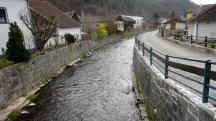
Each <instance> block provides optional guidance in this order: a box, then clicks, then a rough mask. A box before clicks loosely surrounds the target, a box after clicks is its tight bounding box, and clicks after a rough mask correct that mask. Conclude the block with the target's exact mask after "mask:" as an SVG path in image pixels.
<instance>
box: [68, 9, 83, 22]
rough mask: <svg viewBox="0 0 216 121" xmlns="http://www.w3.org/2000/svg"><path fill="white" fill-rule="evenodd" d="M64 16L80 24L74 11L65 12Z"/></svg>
mask: <svg viewBox="0 0 216 121" xmlns="http://www.w3.org/2000/svg"><path fill="white" fill-rule="evenodd" d="M65 14H66V15H67V16H69V17H70V18H72V19H73V20H75V21H76V22H77V23H79V24H81V17H80V16H79V15H78V14H77V13H76V12H75V11H69V12H65Z"/></svg>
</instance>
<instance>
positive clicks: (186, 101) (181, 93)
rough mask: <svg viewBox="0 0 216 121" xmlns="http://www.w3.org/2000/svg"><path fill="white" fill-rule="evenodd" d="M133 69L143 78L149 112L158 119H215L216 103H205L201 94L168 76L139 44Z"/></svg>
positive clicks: (166, 120)
mask: <svg viewBox="0 0 216 121" xmlns="http://www.w3.org/2000/svg"><path fill="white" fill-rule="evenodd" d="M133 70H134V73H135V76H136V79H137V82H140V83H139V84H140V86H141V90H140V91H141V93H142V95H143V97H144V103H145V105H146V107H148V109H146V111H147V113H148V116H149V115H152V116H151V117H153V119H154V120H155V121H215V116H216V115H215V114H216V108H215V107H214V106H212V105H211V104H209V103H206V104H204V103H202V102H201V98H200V97H198V96H197V95H195V94H193V93H192V92H190V91H189V90H188V89H186V88H184V87H182V86H181V85H179V84H178V83H176V82H175V81H173V80H171V79H165V78H164V76H163V74H162V73H161V72H160V71H159V70H158V69H157V68H155V67H154V66H153V65H150V64H149V61H148V60H147V59H146V58H145V57H143V56H142V53H141V52H139V51H138V49H137V48H136V47H135V49H134V55H133ZM152 112H153V113H152ZM154 113H155V114H154Z"/></svg>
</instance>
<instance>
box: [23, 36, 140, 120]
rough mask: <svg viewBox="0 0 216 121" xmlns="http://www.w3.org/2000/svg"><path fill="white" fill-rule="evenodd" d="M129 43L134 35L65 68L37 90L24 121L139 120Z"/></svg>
mask: <svg viewBox="0 0 216 121" xmlns="http://www.w3.org/2000/svg"><path fill="white" fill-rule="evenodd" d="M133 47H134V38H132V39H128V40H123V41H121V42H118V43H114V44H112V45H109V46H106V47H104V48H101V49H99V50H97V51H95V52H93V54H92V56H91V57H89V58H87V59H86V60H85V61H83V62H80V63H78V64H76V65H75V66H74V67H70V68H67V69H66V70H65V71H64V72H63V73H62V74H61V75H60V76H58V77H57V78H56V79H55V80H53V81H52V82H51V83H50V84H48V85H47V86H46V87H45V88H44V89H42V90H41V91H40V96H39V99H38V100H37V101H36V104H37V106H36V109H35V110H36V111H32V112H33V115H32V116H31V117H30V119H29V118H27V120H26V121H29V120H31V121H140V117H139V111H138V109H137V107H136V104H135V98H134V94H133V91H132V79H131V74H130V66H131V64H132V56H133ZM30 112H31V111H30ZM22 121H23V120H22Z"/></svg>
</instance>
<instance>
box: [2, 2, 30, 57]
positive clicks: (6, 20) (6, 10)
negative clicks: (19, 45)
mask: <svg viewBox="0 0 216 121" xmlns="http://www.w3.org/2000/svg"><path fill="white" fill-rule="evenodd" d="M0 3H1V4H0V43H1V44H0V54H1V53H2V52H1V49H2V48H6V44H7V41H8V32H9V25H10V23H12V22H17V25H18V26H19V27H20V29H21V30H22V32H23V35H24V39H25V44H26V47H27V48H33V46H34V44H33V42H32V41H31V40H32V34H31V32H30V31H29V30H28V28H27V27H26V26H25V25H24V24H23V22H22V21H21V20H20V18H19V17H20V14H21V13H22V12H25V13H27V15H29V16H30V13H29V10H28V2H27V0H0Z"/></svg>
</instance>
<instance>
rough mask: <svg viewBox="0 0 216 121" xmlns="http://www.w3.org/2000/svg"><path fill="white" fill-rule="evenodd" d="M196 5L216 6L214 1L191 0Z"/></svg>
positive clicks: (215, 0)
mask: <svg viewBox="0 0 216 121" xmlns="http://www.w3.org/2000/svg"><path fill="white" fill-rule="evenodd" d="M191 1H193V2H194V3H196V4H198V5H199V4H216V0H191Z"/></svg>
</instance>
